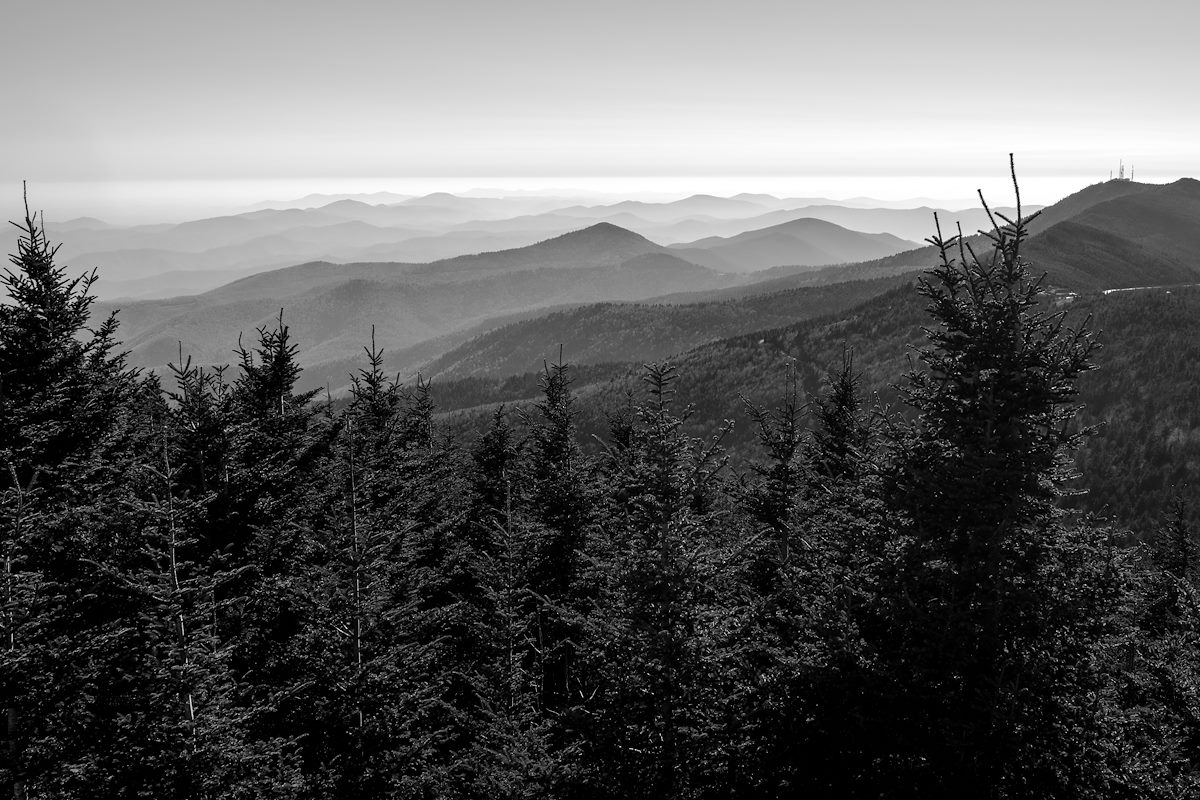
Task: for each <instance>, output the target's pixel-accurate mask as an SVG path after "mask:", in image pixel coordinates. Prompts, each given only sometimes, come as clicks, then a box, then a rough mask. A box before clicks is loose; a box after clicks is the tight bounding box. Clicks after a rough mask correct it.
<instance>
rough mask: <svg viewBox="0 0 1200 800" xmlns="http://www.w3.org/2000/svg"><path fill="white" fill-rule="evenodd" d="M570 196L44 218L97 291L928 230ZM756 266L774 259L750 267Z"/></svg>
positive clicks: (860, 210)
mask: <svg viewBox="0 0 1200 800" xmlns="http://www.w3.org/2000/svg"><path fill="white" fill-rule="evenodd" d="M579 200H580V198H578V197H571V196H568V195H562V196H521V195H517V196H506V197H474V196H459V195H452V194H446V193H437V194H432V195H425V196H423V197H407V198H406V197H404V196H400V195H390V194H387V193H378V194H372V195H313V196H310V197H306V198H302V199H300V200H297V201H294V205H291V206H289V207H279V206H282V205H285V204H279V203H264V204H260V206H259V207H255V208H253V209H250V210H247V211H245V212H242V213H239V214H232V215H227V216H223V217H213V218H209V219H202V220H194V221H191V222H185V223H181V224H178V225H168V224H154V225H137V226H132V227H122V226H116V225H110V224H107V223H104V222H102V221H100V220H96V219H91V218H79V219H76V220H68V221H66V222H61V223H51V225H50V226H49V230H50V233H51V235H52V236H53V237H55V238H56V240H58V241H61V242H62V244H63V249H62V252H61V255H62V257H63V258H64V259H65V260H67V261H69V262H70V263H72V264H77V265H79V266H80V267H86V268H91V267H98V268H99V269H100V273H101V279H100V281H99V283H98V284H97V285H96V287H95V288H96V291H97V292H98V293H99V295H100V296H101V297H102V298H105V299H115V298H122V297H128V298H165V297H172V296H177V295H181V294H191V293H199V292H203V291H207V290H208V289H213V288H216V287H217V286H220V285H222V284H223V283H227V282H229V281H230V280H233V279H236V278H238V277H242V276H245V275H249V274H253V273H254V272H259V271H263V270H267V269H276V268H280V267H285V266H289V265H293V264H299V263H304V262H309V261H329V262H333V263H352V262H365V261H394V262H403V263H418V262H428V261H437V260H444V259H447V258H453V257H456V256H461V255H469V254H472V253H479V252H485V251H497V250H505V249H513V248H519V247H523V246H526V245H530V244H534V243H536V242H538V241H540V240H543V239H545V238H547V237H552V236H556V235H558V234H562V233H567V232H570V231H572V230H577V229H579V228H581V227H586V226H587V225H589V224H592V223H597V222H609V223H611V224H614V225H618V226H620V227H623V228H626V229H627V230H631V231H634V232H636V233H640V234H642V235H643V236H646V237H648V238H650V239H652V240H654V241H655V242H658V243H660V244H664V245H685V244H687V243H691V242H695V241H697V240H703V239H708V238H711V237H732V236H737V235H738V234H742V233H745V232H747V231H753V230H760V229H763V228H769V227H772V226H775V225H778V224H781V223H784V222H791V221H794V220H796V219H799V218H809V219H820V220H825V221H826V222H833V223H834V224H836V225H841V226H842V227H844V228H848V229H850V230H853V231H858V232H862V233H889V234H891V235H892V236H896V237H899V238H901V239H905V240H910V241H921V240H922V239H924V237H925V236H926V235H927V234H928V231H929V224H928V221H929V219H930V218H931V216H930V215H931V211H932V209H925V208H921V209H911V208H909V209H902V208H889V207H873V206H882V205H883V204H882V202H881V201H875V203H874V204H872V203H871V201H867V200H864V201H863V203H864V205H861V206H854V205H853V204H850V205H839V204H836V203H833V202H832V201H829V200H826V199H823V198H777V197H773V196H770V195H761V194H760V195H738V196H736V197H732V198H721V197H714V196H710V195H695V196H692V197H689V198H684V199H682V200H676V201H671V202H659V203H652V202H644V201H622V202H617V203H611V204H607V205H596V204H591V205H588V204H586V203H581V202H579ZM939 213H940V214H941V215H942V216H943V218H945V219H950V218H954V219H957V220H959V221H961V222H962V223H963V224H964V226H966V227H967V228H968V229H972V230H973V229H974V228H975V227H978V225H980V224H982V223H983V222H984V218H983V216H982V212H980V211H979V210H977V209H970V210H966V211H947V210H944V209H943V210H940V211H939ZM821 250H822V248H818V249H817V251H814V252H813V253H812V254H810V255H808V256H805V257H804V260H805V262H806V263H807V262H815V261H821V262H823V263H836V262H839V261H846V260H861V258H863V257H865V256H862V255H861V254H858V253H853V252H828V253H824V254H823V253H822V252H821ZM719 263H720V262H719V261H718V260H714V264H719ZM758 266H775V264H762V263H761V262H756V267H758ZM735 267H736V265H735ZM717 268H718V269H721V268H723V267H719V266H718V267H717ZM743 269H744V268H743ZM739 271H740V270H739Z"/></svg>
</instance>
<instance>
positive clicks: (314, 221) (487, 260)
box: [62, 180, 1200, 392]
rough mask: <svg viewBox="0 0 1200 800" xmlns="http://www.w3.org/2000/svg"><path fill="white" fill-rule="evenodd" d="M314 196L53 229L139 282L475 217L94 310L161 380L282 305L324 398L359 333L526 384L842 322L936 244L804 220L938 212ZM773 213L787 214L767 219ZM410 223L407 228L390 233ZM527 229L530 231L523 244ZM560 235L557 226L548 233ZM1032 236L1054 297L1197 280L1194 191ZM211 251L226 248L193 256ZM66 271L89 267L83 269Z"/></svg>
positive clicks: (951, 217)
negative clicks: (580, 366)
mask: <svg viewBox="0 0 1200 800" xmlns="http://www.w3.org/2000/svg"><path fill="white" fill-rule="evenodd" d="M323 199H324V198H313V199H312V202H313V203H314V207H312V208H289V209H277V208H275V209H259V210H254V211H250V212H247V213H245V214H241V215H235V216H231V217H223V218H215V219H209V220H198V221H196V222H192V223H185V224H183V225H175V226H143V227H142V228H139V229H124V230H118V229H113V228H110V227H107V226H105V225H104V224H103V223H100V222H98V221H94V220H75V221H73V222H72V223H70V224H68V225H65V226H63V227H62V230H63V232H64V233H63V235H64V238H65V237H67V236H74V237H75V239H74V241H75V242H76V246H77V247H78V246H79V243H80V242H83V241H90V242H91V243H92V244H93V245H97V246H102V245H104V244H105V243H106V242H107V243H113V242H120V241H123V239H122V237H124V236H127V235H129V234H130V232H131V231H133V232H134V233H135V234H136V235H137V236H140V237H142V239H143V240H144V241H145V242H151V243H156V244H157V245H158V247H159V248H160V249H159V250H154V251H142V253H141V256H140V257H141V258H143V259H144V261H143V262H141V266H140V267H138V268H139V269H144V270H145V271H146V272H149V271H150V270H151V269H152V268H153V264H154V263H155V262H154V261H153V257H152V256H151V255H150V253H153V252H167V251H168V250H169V249H170V248H176V249H175V250H173V251H171V252H175V253H176V254H177V255H179V254H183V255H182V256H181V257H196V258H198V259H201V260H203V259H204V258H209V257H212V254H213V253H214V252H217V251H219V250H224V251H227V252H229V253H242V254H243V255H245V254H246V253H247V252H249V253H262V252H268V251H270V252H276V253H278V252H282V250H270V246H269V244H266V243H267V242H271V241H274V242H276V243H279V242H282V241H284V240H286V242H288V243H289V244H288V245H287V246H289V247H290V246H294V245H298V244H302V243H310V244H313V245H314V246H317V245H320V246H322V247H325V248H328V249H329V251H330V252H333V251H334V250H336V248H337V247H338V246H339V245H346V246H352V247H360V248H365V249H367V250H372V249H378V248H388V247H393V246H394V247H398V248H401V249H402V248H403V247H404V243H403V242H397V243H388V242H386V241H384V242H381V241H380V239H381V238H382V239H386V236H390V235H393V234H395V235H405V234H407V233H411V232H413V231H417V230H418V228H417V227H415V225H416V224H417V223H418V222H420V221H424V222H425V223H428V222H429V221H430V220H434V219H440V220H455V219H461V218H463V217H469V216H478V217H479V218H480V220H479V221H477V222H475V223H470V224H473V225H478V226H481V227H477V228H470V227H469V224H467V223H457V222H456V223H454V225H456V226H460V225H461V226H466V227H458V228H455V229H454V230H451V231H448V232H446V233H443V234H441V235H440V236H433V237H428V236H418V237H415V238H414V239H412V240H410V241H415V242H417V244H416V245H413V246H414V247H416V248H418V249H419V248H421V247H430V246H431V245H430V242H431V241H433V240H439V241H440V242H441V243H442V245H444V246H447V247H449V246H450V243H452V242H453V243H456V244H455V245H454V246H460V247H473V248H475V249H476V252H472V253H467V254H460V255H456V256H452V257H447V258H441V259H435V260H425V261H420V260H411V261H401V260H375V259H368V260H363V261H357V260H351V261H346V262H343V263H338V262H337V261H336V260H333V259H332V258H325V259H317V260H311V261H305V262H303V263H299V264H296V265H292V266H285V267H282V268H277V269H266V270H262V269H261V268H259V267H244V272H245V273H247V274H244V275H242V273H239V272H237V271H234V272H233V275H231V274H230V271H229V270H209V271H203V272H200V271H196V272H192V273H190V274H191V275H199V276H202V277H203V278H204V279H211V280H213V281H219V282H220V285H218V286H215V287H204V286H203V281H200V285H201V288H205V290H204V291H200V292H197V293H194V294H182V295H181V296H177V297H170V298H153V297H151V298H145V299H125V300H110V301H105V302H104V303H102V308H101V310H102V311H103V310H110V309H120V318H121V331H122V336H123V338H124V341H125V345H126V347H127V348H128V349H129V350H130V352H131V359H132V361H133V362H134V363H136V364H139V365H142V366H146V367H151V368H156V369H162V368H163V367H164V366H165V365H166V364H167V363H169V362H171V361H174V360H176V359H177V358H178V354H179V351H180V348H181V347H182V349H183V352H184V354H185V356H189V355H190V356H191V357H193V358H194V359H195V360H197V361H198V362H200V363H211V364H220V363H227V362H229V361H230V360H231V358H232V350H233V348H234V347H235V346H236V344H237V340H238V334H239V333H241V334H243V335H253V332H254V330H255V329H256V328H257V327H260V326H264V325H272V324H274V321H275V320H276V319H277V318H278V316H279V313H280V310H281V309H283V312H284V321H285V322H286V323H288V324H289V325H290V326H291V328H292V332H293V336H294V339H295V341H296V342H297V343H298V344H299V346H300V351H299V358H300V362H301V364H303V365H304V366H305V368H306V374H305V378H304V381H305V384H306V385H310V386H318V385H319V386H328V387H330V388H331V390H333V391H335V392H336V391H337V390H338V389H339V388H341V387H344V386H345V385H346V383H347V381H348V376H349V374H350V373H351V372H352V371H353V370H354V369H355V365H356V364H357V362H358V360H359V357H360V356H361V352H362V346H363V345H364V344H365V343H366V342H368V341H370V337H371V335H372V329H374V334H375V337H376V342H377V344H378V345H380V346H382V347H383V348H384V349H385V354H386V358H387V364H388V367H389V368H390V369H393V370H396V371H400V372H405V373H409V374H411V373H412V372H415V371H417V370H422V371H424V373H425V374H427V375H435V376H442V377H444V378H447V379H450V378H457V377H467V376H493V377H499V376H503V375H506V374H515V373H520V372H525V371H529V370H531V369H534V368H535V367H536V366H537V364H539V363H540V362H541V360H542V359H543V358H545V357H546V356H547V354H548V353H552V352H553V351H555V350H556V349H557V346H558V345H559V344H563V345H566V346H567V356H568V358H569V359H570V360H572V361H573V362H576V363H594V364H600V363H608V362H623V361H638V360H648V359H657V358H662V357H665V356H668V355H673V354H676V353H682V352H684V351H686V350H689V349H691V348H692V347H695V346H698V345H700V344H703V343H705V342H712V341H716V340H719V339H721V338H722V337H727V336H735V335H741V334H746V333H751V332H753V331H758V330H765V329H769V328H773V327H777V326H780V325H787V324H793V323H796V322H799V321H802V320H806V319H812V318H815V317H819V316H822V315H829V314H837V313H842V312H845V311H847V310H848V309H850V308H852V307H854V306H855V305H857V304H860V303H862V302H865V301H869V300H870V299H871V298H872V297H875V296H878V295H881V294H884V293H885V292H887V291H888V290H889V289H891V288H893V287H895V286H896V285H898V284H899V283H902V282H904V281H907V280H910V277H906V276H910V275H911V274H912V273H914V272H916V271H919V270H923V269H927V268H929V267H930V266H931V265H932V264H933V263H934V260H935V254H934V252H933V250H932V248H929V247H928V246H925V247H920V246H918V245H916V243H915V242H913V241H911V240H906V239H904V238H902V237H900V236H898V235H896V234H894V233H891V232H886V231H885V232H868V231H863V230H854V229H850V228H848V227H846V226H844V225H841V224H839V223H837V222H832V221H829V220H825V219H821V218H819V217H817V216H804V214H807V213H808V212H809V211H811V210H814V209H815V210H816V212H817V213H826V212H828V214H829V215H834V212H835V211H836V214H837V215H839V218H840V219H842V221H843V222H846V221H850V219H851V218H856V219H858V221H859V223H860V224H863V225H865V226H866V227H880V226H883V225H887V224H891V225H894V226H895V227H896V228H897V229H904V228H903V226H905V225H911V224H913V223H912V222H911V219H912V217H913V215H914V214H920V215H923V216H925V219H926V226H927V230H928V231H930V232H932V230H933V213H934V212H933V211H932V210H928V209H915V210H914V209H886V208H868V209H864V208H847V207H834V206H829V205H827V204H823V205H819V206H809V207H805V208H803V209H800V210H798V211H792V210H787V209H784V210H772V209H770V208H769V206H770V205H771V204H772V203H774V204H784V205H786V204H787V202H788V201H786V200H779V199H767V198H764V197H763V196H757V195H755V196H749V195H742V196H737V197H733V198H718V197H711V196H705V195H697V196H694V197H691V198H686V199H685V200H681V201H676V202H672V203H658V204H653V203H641V202H634V201H629V202H623V203H617V204H614V205H611V206H584V205H579V204H576V205H567V206H562V207H559V208H556V209H554V210H553V211H551V212H544V213H534V214H527V215H524V216H515V217H503V216H501V214H502V213H507V212H509V211H511V210H512V209H513V208H519V209H521V210H525V211H535V212H537V211H539V210H540V209H542V208H544V207H545V206H546V205H553V204H554V203H560V202H562V201H563V198H536V197H528V198H520V199H519V200H518V201H517V204H516V205H515V206H514V205H508V206H505V205H504V203H503V202H500V201H497V200H495V199H494V198H460V197H455V196H453V195H431V196H427V197H423V198H412V199H408V200H401V201H398V202H394V203H389V204H386V205H383V204H377V205H371V204H368V203H364V202H362V201H361V200H359V199H355V198H349V197H347V198H339V199H335V200H333V201H332V202H329V203H324V204H323V205H316V204H317V203H320V202H321V200H323ZM764 209H766V210H765V211H764ZM997 211H999V212H1000V213H1005V214H1009V215H1011V214H1012V213H1013V211H1012V210H1011V209H1003V208H1002V209H997ZM599 214H605V215H607V216H609V217H617V218H621V217H629V216H635V217H636V218H637V219H638V220H640V221H641V223H642V224H644V225H646V226H648V228H650V229H655V226H658V227H657V230H660V231H672V230H673V231H676V232H678V231H680V230H681V228H680V227H679V226H680V225H686V226H704V225H707V226H708V227H709V229H710V230H717V231H723V232H727V231H730V230H734V231H737V228H739V227H742V228H744V227H745V226H753V225H757V224H759V223H760V222H762V221H764V220H766V221H768V222H770V223H771V224H768V225H765V226H762V227H751V228H748V229H744V230H740V231H737V232H734V233H732V234H729V235H718V234H713V235H710V236H705V237H702V238H699V239H694V240H689V241H686V242H671V241H658V240H655V239H654V238H652V237H648V236H646V235H643V234H642V233H639V232H637V231H634V230H632V229H630V228H626V227H624V226H621V225H618V224H616V223H613V222H610V221H601V222H594V221H591V220H592V219H593V218H594V216H595V215H599ZM712 214H723V215H725V216H724V217H722V218H718V217H715V216H710V215H712ZM589 215H591V216H589ZM780 215H783V216H784V217H786V219H784V220H783V221H776V220H777V219H778V218H779V216H780ZM981 215H982V219H984V220H986V215H985V214H984V212H983V211H982V210H979V211H978V212H972V213H971V214H967V213H963V214H955V213H951V212H944V211H940V212H938V216H939V219H940V221H941V223H942V227H943V231H944V232H946V231H947V230H953V229H954V228H953V227H952V226H954V225H957V224H962V225H963V227H964V230H968V231H969V230H971V229H970V228H969V227H967V225H968V224H969V223H970V222H972V221H974V222H978V221H979V220H980V216H981ZM485 217H486V219H485ZM889 220H890V221H891V222H889ZM405 221H407V222H412V223H414V227H404V226H402V225H401V224H400V223H401V222H405ZM535 221H536V223H537V224H541V225H543V229H542V230H535ZM581 222H582V223H584V224H582V225H581ZM393 223H394V224H393ZM560 223H562V224H569V225H571V226H572V228H571V229H570V230H569V231H568V232H566V233H553V234H551V235H547V233H546V230H547V229H548V230H550V231H554V228H555V226H557V225H558V224H560ZM508 226H511V227H512V228H513V229H524V230H525V231H526V232H525V233H522V234H518V233H515V232H514V230H506V228H507V227H508ZM977 227H978V226H977ZM1031 230H1032V231H1033V232H1034V235H1033V236H1032V238H1031V239H1030V240H1029V242H1028V243H1027V247H1026V252H1027V254H1028V255H1029V256H1030V258H1032V259H1033V260H1034V261H1035V262H1036V263H1037V265H1038V266H1039V267H1041V268H1043V269H1045V270H1046V271H1047V272H1048V273H1049V281H1050V283H1051V284H1052V285H1053V286H1056V287H1058V288H1059V289H1060V290H1062V291H1076V292H1078V291H1089V290H1096V289H1110V288H1123V287H1130V286H1145V285H1161V284H1184V283H1189V282H1197V281H1200V261H1197V259H1196V258H1195V257H1194V255H1193V254H1194V253H1197V252H1200V234H1198V233H1197V231H1200V183H1198V182H1196V181H1192V180H1182V181H1177V182H1176V183H1173V184H1169V185H1165V186H1155V185H1148V184H1138V183H1134V182H1131V181H1110V182H1106V183H1101V184H1096V185H1094V186H1090V187H1087V188H1086V189H1084V190H1082V191H1080V192H1078V193H1076V194H1074V195H1071V196H1070V197H1067V198H1065V199H1064V200H1062V201H1061V202H1059V203H1056V204H1055V205H1053V206H1050V207H1048V208H1046V209H1044V210H1043V211H1042V213H1041V215H1040V216H1039V217H1038V218H1037V219H1036V220H1035V221H1034V222H1033V223H1032V225H1031ZM264 231H273V232H274V233H264ZM385 234H386V236H385ZM519 236H529V237H534V238H536V239H537V241H535V242H534V243H531V244H526V245H523V246H518V247H504V248H500V249H497V250H494V251H486V248H485V247H484V246H483V245H484V244H485V243H489V242H493V241H499V240H505V241H509V240H512V239H513V238H517V237H519ZM88 237H90V239H89V238H88ZM214 241H220V242H223V244H222V245H221V246H220V247H219V248H210V249H208V250H199V249H198V248H202V247H204V246H205V245H207V244H210V243H212V242H214ZM281 247H282V245H281ZM184 248H192V251H191V252H190V253H189V252H188V251H185V250H184ZM109 252H110V253H131V252H133V251H109ZM246 257H247V258H249V256H246ZM67 263H71V264H72V266H73V268H75V267H76V265H78V266H85V265H86V264H85V263H83V262H81V261H80V260H79V259H78V258H76V259H71V260H69V261H68V262H67ZM132 263H133V262H132V261H129V262H127V265H128V264H132ZM243 263H246V262H243ZM102 274H103V273H102ZM238 275H241V277H238ZM175 277H178V276H175ZM230 277H234V278H235V279H233V280H229V278H230ZM168 279H169V277H164V276H162V275H159V276H153V275H148V276H146V277H145V278H141V279H135V280H159V281H163V280H168ZM116 284H117V282H113V284H112V285H116ZM614 303H617V304H620V305H613V304H614ZM596 304H599V305H596ZM630 304H635V305H630Z"/></svg>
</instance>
